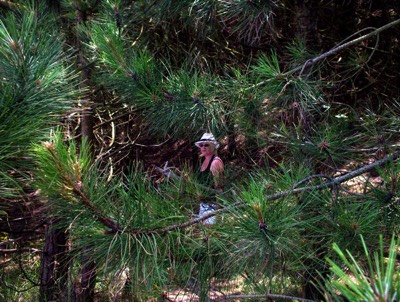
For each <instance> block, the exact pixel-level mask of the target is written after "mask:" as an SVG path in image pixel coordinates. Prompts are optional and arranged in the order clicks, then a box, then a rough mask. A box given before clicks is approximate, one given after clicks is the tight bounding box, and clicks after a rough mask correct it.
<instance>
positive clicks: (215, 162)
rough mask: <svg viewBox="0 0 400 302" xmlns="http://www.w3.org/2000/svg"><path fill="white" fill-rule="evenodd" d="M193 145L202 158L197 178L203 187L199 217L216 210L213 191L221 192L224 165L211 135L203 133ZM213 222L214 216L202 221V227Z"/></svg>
mask: <svg viewBox="0 0 400 302" xmlns="http://www.w3.org/2000/svg"><path fill="white" fill-rule="evenodd" d="M195 145H196V146H197V147H198V148H199V149H200V157H203V158H204V160H203V162H202V164H201V166H200V173H199V177H198V180H199V183H200V184H201V185H202V186H203V187H205V188H204V189H205V190H204V191H205V192H204V196H203V195H200V196H199V201H200V209H199V216H203V215H205V214H208V213H210V212H213V211H215V210H216V207H217V205H216V204H215V190H217V191H220V192H222V187H223V175H224V163H223V161H222V159H221V158H220V157H218V154H217V149H218V147H219V143H218V142H217V140H216V139H215V138H214V135H213V134H212V133H208V132H206V133H204V134H203V136H202V137H201V139H200V140H199V141H197V142H195ZM207 189H209V190H207ZM215 222H216V218H215V216H214V217H210V218H208V219H206V220H204V221H203V225H211V224H215Z"/></svg>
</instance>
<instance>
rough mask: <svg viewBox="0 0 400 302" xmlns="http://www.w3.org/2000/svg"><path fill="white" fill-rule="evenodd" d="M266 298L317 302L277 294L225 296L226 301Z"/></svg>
mask: <svg viewBox="0 0 400 302" xmlns="http://www.w3.org/2000/svg"><path fill="white" fill-rule="evenodd" d="M266 298H273V299H283V300H291V301H304V302H315V300H309V299H304V298H299V297H292V296H286V295H277V294H265V295H230V296H225V297H224V299H225V300H236V299H239V300H241V299H266Z"/></svg>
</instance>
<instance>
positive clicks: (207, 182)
mask: <svg viewBox="0 0 400 302" xmlns="http://www.w3.org/2000/svg"><path fill="white" fill-rule="evenodd" d="M214 160H221V159H220V158H219V157H218V156H216V155H215V154H214V155H213V156H212V157H211V159H210V162H209V163H208V166H207V168H206V169H205V170H204V171H200V173H199V174H198V178H197V179H198V182H199V184H201V185H202V186H205V187H207V188H210V189H215V180H214V176H213V174H212V172H211V164H212V162H213V161H214ZM202 191H203V194H204V195H205V196H207V197H215V193H213V192H210V191H208V192H207V190H206V189H202Z"/></svg>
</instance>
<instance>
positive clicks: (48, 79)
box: [0, 7, 78, 196]
mask: <svg viewBox="0 0 400 302" xmlns="http://www.w3.org/2000/svg"><path fill="white" fill-rule="evenodd" d="M54 24H56V23H55V20H54V19H53V18H52V16H51V15H49V14H45V13H43V14H42V13H37V12H35V11H34V10H33V8H29V7H25V8H24V9H23V10H22V11H21V12H20V13H9V14H7V15H6V17H5V18H4V19H2V20H0V73H1V79H0V175H1V177H0V179H1V180H0V182H1V183H2V185H3V186H4V188H7V189H6V190H4V191H3V190H2V192H1V195H2V196H5V195H10V194H11V195H12V194H13V193H12V192H13V190H14V189H15V187H16V183H15V180H16V179H15V178H14V177H12V176H11V175H10V171H12V170H16V171H19V172H17V175H19V176H20V177H22V178H25V176H24V175H23V174H22V173H21V172H22V170H23V167H25V168H27V167H29V166H30V165H29V161H28V160H23V159H22V157H23V156H25V154H26V152H27V149H28V148H29V147H30V144H31V143H32V142H36V141H38V140H40V139H42V138H43V137H44V133H45V132H44V131H43V130H45V129H46V128H47V127H49V126H50V125H51V124H53V123H55V122H57V121H58V120H59V116H60V115H61V114H62V113H65V111H66V110H68V109H69V108H71V106H72V104H73V102H74V100H75V98H76V96H77V94H78V91H76V90H75V88H76V83H75V82H74V78H75V76H74V73H73V72H72V70H71V69H70V66H68V53H67V52H65V50H64V49H63V41H62V39H61V38H60V35H59V33H58V32H57V31H56V30H55V28H56V27H55V26H54ZM21 168H22V169H21ZM13 178H14V179H13ZM6 192H7V193H6Z"/></svg>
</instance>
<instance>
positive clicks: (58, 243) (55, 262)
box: [39, 223, 68, 302]
mask: <svg viewBox="0 0 400 302" xmlns="http://www.w3.org/2000/svg"><path fill="white" fill-rule="evenodd" d="M52 226H53V224H52V223H51V224H50V225H49V226H48V227H47V231H46V238H45V245H44V249H43V255H42V261H41V264H40V291H39V293H40V301H44V302H47V301H67V288H68V279H67V276H68V263H67V256H66V255H67V237H68V236H67V235H66V233H65V232H64V231H63V230H60V229H56V228H53V227H52Z"/></svg>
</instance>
